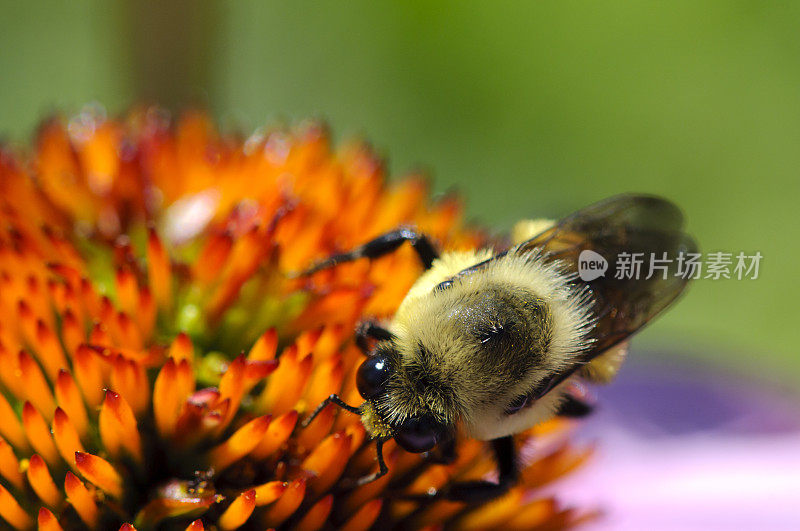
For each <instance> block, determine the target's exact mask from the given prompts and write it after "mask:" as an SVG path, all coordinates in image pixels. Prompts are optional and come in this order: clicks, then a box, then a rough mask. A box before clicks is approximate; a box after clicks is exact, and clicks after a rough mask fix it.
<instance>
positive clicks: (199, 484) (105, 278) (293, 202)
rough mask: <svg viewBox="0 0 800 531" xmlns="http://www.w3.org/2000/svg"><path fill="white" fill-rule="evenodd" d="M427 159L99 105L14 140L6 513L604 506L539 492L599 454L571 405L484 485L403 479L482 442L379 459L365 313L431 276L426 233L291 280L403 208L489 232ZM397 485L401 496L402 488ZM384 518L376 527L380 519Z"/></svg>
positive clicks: (7, 297)
mask: <svg viewBox="0 0 800 531" xmlns="http://www.w3.org/2000/svg"><path fill="white" fill-rule="evenodd" d="M460 212H461V209H460V206H459V204H458V202H457V201H456V200H455V199H454V198H452V197H447V198H445V199H442V200H440V201H438V202H433V203H431V202H429V200H428V199H427V190H426V187H425V184H424V182H423V181H422V180H420V179H418V178H407V179H404V180H400V181H397V182H396V183H394V184H387V183H386V182H385V180H384V169H383V166H382V164H381V162H380V161H379V160H378V159H377V158H376V157H375V156H374V155H373V154H372V153H371V152H370V151H369V150H368V149H367V148H366V147H365V146H363V145H354V146H351V147H349V148H345V149H341V150H339V151H334V150H332V148H331V144H330V141H329V138H328V135H327V134H326V131H325V130H324V128H322V127H320V126H319V125H318V124H306V125H304V126H302V127H299V128H298V129H296V130H293V131H285V130H274V131H269V132H264V133H257V134H254V135H253V136H251V137H250V138H248V139H246V140H241V139H239V138H237V137H235V136H220V135H219V134H218V133H217V132H216V131H215V130H214V128H213V127H212V126H211V124H210V123H209V121H208V119H207V118H206V117H205V116H204V115H202V114H188V115H186V116H184V117H183V118H182V119H181V120H180V121H179V122H178V123H177V124H174V125H173V124H172V123H171V122H170V120H169V119H168V117H167V116H166V115H165V114H164V113H163V112H161V111H159V110H158V109H144V110H141V111H137V112H133V113H131V114H130V115H128V116H127V117H126V118H125V119H123V120H119V121H114V120H106V119H105V118H104V117H103V116H102V114H101V113H98V112H97V111H96V109H90V110H87V111H85V112H83V113H81V114H79V115H78V116H76V117H75V118H73V119H72V120H70V121H69V122H68V123H64V122H63V121H61V120H57V119H56V120H52V121H50V122H48V123H46V124H44V125H43V126H42V128H41V131H40V133H39V135H38V138H37V142H36V147H35V149H34V150H33V151H32V153H30V154H27V155H19V154H15V153H12V152H11V151H9V150H7V149H6V150H3V151H1V152H0V387H1V388H2V394H0V498H2V500H0V517H2V519H3V520H5V522H6V523H7V524H9V525H11V526H12V527H14V528H17V529H25V528H29V527H31V526H33V525H34V524H35V522H37V521H38V523H39V525H40V527H41V528H43V529H62V528H63V529H73V528H80V527H81V526H83V527H88V528H102V529H108V528H119V529H147V528H152V527H154V526H156V525H160V526H166V527H167V528H175V529H192V530H195V531H198V530H201V529H206V528H215V529H234V528H237V527H239V526H241V525H243V524H245V523H246V524H247V525H248V526H252V527H254V528H266V527H287V528H289V527H292V528H297V529H318V528H320V527H322V526H328V527H337V528H342V529H349V530H355V529H367V528H370V527H371V526H373V525H379V526H380V527H384V526H394V527H397V526H399V527H403V528H414V527H418V528H423V527H431V526H433V527H436V526H442V525H445V524H446V525H450V526H453V527H460V528H464V529H482V528H488V527H495V526H499V525H504V526H506V527H510V528H514V529H517V528H520V529H522V528H526V529H527V528H548V529H549V528H553V527H565V526H568V525H571V524H574V523H577V522H579V521H580V520H581V519H582V518H585V517H587V514H586V513H580V512H576V511H574V510H570V509H563V508H561V507H560V506H559V505H558V504H557V503H556V502H555V501H554V500H552V499H550V498H548V497H542V496H541V495H539V494H537V492H536V490H534V489H533V487H537V488H538V487H540V486H541V485H543V484H544V483H546V482H548V481H551V480H553V479H555V478H557V477H559V476H560V475H562V474H564V473H566V472H568V471H569V470H570V469H571V468H574V467H575V466H577V465H579V464H580V463H581V462H582V461H583V460H584V459H585V458H586V457H587V455H588V452H587V451H586V450H583V449H574V448H572V447H571V446H569V445H568V444H567V443H566V442H565V438H564V433H565V431H566V430H565V426H566V425H565V424H564V423H556V422H552V423H549V424H547V425H545V426H539V427H537V428H536V429H534V430H532V431H530V432H528V433H525V434H522V435H520V436H519V437H518V438H519V441H518V442H519V443H520V444H523V445H524V443H525V441H528V440H531V439H532V438H534V437H536V438H537V440H538V441H539V442H540V443H542V442H543V441H544V442H549V443H548V444H543V443H542V444H539V445H537V446H538V447H542V448H544V447H549V448H550V450H548V451H541V450H540V451H535V452H533V453H532V454H531V455H530V456H529V461H530V465H529V466H528V468H527V469H526V471H525V473H524V474H523V478H524V481H523V482H522V483H521V484H520V485H519V486H517V487H515V488H514V489H512V490H511V491H510V492H509V493H508V494H507V495H506V496H504V497H503V498H501V499H499V500H496V501H493V502H491V503H489V504H485V505H482V506H480V505H478V506H469V507H467V506H464V505H463V504H459V503H452V502H444V501H435V502H429V503H424V504H421V503H420V502H411V501H407V500H403V498H402V495H403V494H404V493H406V494H410V493H419V492H425V491H427V490H429V489H430V488H437V487H441V486H442V485H444V484H446V483H447V482H449V481H452V480H455V479H458V480H463V479H465V478H466V479H470V478H477V477H480V476H483V475H485V474H487V473H490V472H491V470H492V463H491V460H490V459H489V458H488V457H487V456H486V455H485V453H484V452H483V451H482V449H481V448H482V447H481V445H480V444H479V443H477V442H475V441H463V443H462V444H461V447H460V457H459V459H458V460H457V461H456V462H455V463H453V464H452V465H447V466H444V465H433V464H429V463H427V462H425V461H424V460H423V459H422V458H421V457H420V456H418V455H412V454H408V453H405V452H404V451H402V450H401V449H399V448H398V447H397V446H396V445H394V444H393V443H391V442H390V443H387V445H386V447H385V453H386V457H387V461H388V462H389V464H390V473H389V475H387V476H385V477H384V478H381V479H380V480H378V481H376V482H374V483H369V484H367V485H363V486H361V487H358V488H356V489H354V490H352V489H351V490H348V489H347V488H345V487H344V485H343V484H342V483H341V481H340V480H342V479H343V478H355V477H360V476H362V475H364V474H367V473H369V472H370V471H372V470H375V469H376V466H377V465H376V463H375V456H374V449H373V448H371V447H369V446H368V444H367V443H368V441H366V433H365V431H364V428H363V427H362V426H361V424H360V422H359V419H358V418H357V417H356V416H353V415H349V414H343V413H337V412H335V411H334V410H333V409H332V408H330V409H328V410H326V411H324V412H323V414H321V415H319V417H317V418H316V419H315V420H314V421H313V422H312V423H311V424H310V426H308V427H307V428H306V429H301V428H300V427H299V425H300V423H299V421H300V420H302V419H303V418H304V417H305V416H307V415H308V413H309V411H310V410H312V409H313V408H314V407H315V406H316V405H317V404H318V403H319V402H320V401H321V400H322V399H323V398H324V397H326V396H327V395H329V394H330V393H334V392H336V393H339V394H341V395H342V396H343V398H345V399H347V400H348V401H350V402H357V401H358V395H357V392H356V390H355V385H354V372H355V371H354V369H355V367H357V365H358V364H359V362H360V361H361V359H362V358H361V354H360V352H359V351H358V349H357V348H356V347H355V346H354V344H353V341H352V332H351V331H352V330H353V329H354V327H355V325H356V323H357V321H359V320H360V319H361V318H362V317H363V316H365V315H368V316H371V317H378V318H381V317H387V316H390V315H391V314H392V312H393V311H394V310H395V308H396V307H397V305H398V304H399V302H400V301H401V299H402V297H403V296H404V294H405V292H406V290H407V289H408V288H409V287H410V286H411V284H412V283H413V282H414V280H415V278H416V277H417V275H418V274H419V273H420V267H419V265H418V264H417V258H416V257H415V256H414V255H413V253H412V252H411V251H410V250H409V249H405V248H403V249H401V250H400V251H398V252H397V253H395V254H394V255H392V256H389V257H385V258H382V259H380V260H376V261H375V262H374V263H367V262H356V263H352V264H348V265H343V266H341V267H338V268H336V269H334V270H330V271H325V272H322V273H319V274H317V275H315V276H314V277H313V279H312V280H308V279H303V280H297V279H292V277H291V275H287V273H289V272H292V271H297V270H300V269H302V268H304V267H305V266H307V265H308V264H310V263H312V262H313V261H314V260H317V259H319V258H322V257H324V256H327V255H329V254H331V253H333V252H335V251H336V250H341V249H345V248H349V247H352V246H354V245H356V244H357V243H360V242H363V241H365V240H366V239H369V238H371V237H373V236H375V235H377V234H380V233H382V232H385V231H387V230H389V229H392V228H394V227H396V226H398V225H401V224H415V225H417V226H418V227H419V228H420V229H421V230H423V231H424V232H426V233H428V234H430V235H431V236H433V237H434V238H435V239H436V240H437V241H438V242H439V243H440V244H441V245H442V246H443V247H444V248H448V249H457V248H469V247H474V246H477V245H479V244H481V243H482V242H483V241H484V238H483V236H482V235H481V234H480V233H479V232H476V231H475V230H470V229H467V228H464V227H463V226H462V224H461V221H460V219H461V218H460ZM387 494H391V495H392V496H389V497H387ZM376 523H378V524H376Z"/></svg>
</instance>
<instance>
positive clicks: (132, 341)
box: [114, 312, 144, 350]
mask: <svg viewBox="0 0 800 531" xmlns="http://www.w3.org/2000/svg"><path fill="white" fill-rule="evenodd" d="M114 329H115V330H117V334H119V335H118V337H117V340H118V343H117V344H118V345H121V346H122V347H123V348H125V349H131V350H141V349H142V348H144V342H143V341H142V332H141V331H140V330H139V327H138V326H137V325H136V323H134V321H133V319H131V317H130V315H128V314H127V313H125V312H119V313H117V314H116V326H115V327H114Z"/></svg>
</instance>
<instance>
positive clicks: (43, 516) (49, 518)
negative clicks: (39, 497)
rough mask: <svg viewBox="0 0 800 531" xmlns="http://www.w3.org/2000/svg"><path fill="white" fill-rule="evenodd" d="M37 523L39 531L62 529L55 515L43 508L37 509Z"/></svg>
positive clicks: (57, 530) (59, 530)
mask: <svg viewBox="0 0 800 531" xmlns="http://www.w3.org/2000/svg"><path fill="white" fill-rule="evenodd" d="M37 522H38V524H39V531H62V529H63V528H62V527H61V524H59V523H58V520H57V519H56V517H55V515H53V513H51V512H50V511H49V510H47V509H45V508H44V507H42V508H41V509H39V516H38V518H37Z"/></svg>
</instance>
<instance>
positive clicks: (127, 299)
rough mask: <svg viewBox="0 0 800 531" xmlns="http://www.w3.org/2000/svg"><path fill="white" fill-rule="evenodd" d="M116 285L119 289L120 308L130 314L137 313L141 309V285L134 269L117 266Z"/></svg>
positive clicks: (118, 300)
mask: <svg viewBox="0 0 800 531" xmlns="http://www.w3.org/2000/svg"><path fill="white" fill-rule="evenodd" d="M114 287H115V288H116V291H117V304H119V308H120V309H121V310H122V311H123V312H125V313H127V314H129V315H135V314H136V312H138V311H139V286H137V284H136V276H135V275H134V274H133V271H131V270H130V269H129V268H127V267H119V268H117V271H116V274H115V275H114Z"/></svg>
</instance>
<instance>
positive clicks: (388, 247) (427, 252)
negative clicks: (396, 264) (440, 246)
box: [302, 228, 439, 275]
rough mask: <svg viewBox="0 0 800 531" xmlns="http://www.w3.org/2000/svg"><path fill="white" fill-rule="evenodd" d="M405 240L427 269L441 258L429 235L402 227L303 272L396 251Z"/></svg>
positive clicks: (313, 271) (314, 271) (308, 273)
mask: <svg viewBox="0 0 800 531" xmlns="http://www.w3.org/2000/svg"><path fill="white" fill-rule="evenodd" d="M403 242H409V243H411V246H412V247H413V248H414V250H415V251H416V252H417V255H419V259H420V261H422V265H423V266H424V267H425V269H428V268H430V267H431V264H433V261H434V260H436V259H437V258H439V253H438V252H437V251H436V249H435V248H434V247H433V244H432V243H431V241H430V240H429V239H428V237H427V236H425V235H424V234H420V233H418V232H417V231H415V230H414V229H410V228H400V229H396V230H393V231H392V232H387V233H386V234H382V235H380V236H378V237H377V238H375V239H374V240H371V241H368V242H367V243H365V244H364V245H361V246H359V247H356V248H355V249H353V250H352V251H349V252H346V253H340V254H335V255H333V256H329V257H328V258H326V259H325V260H322V261H321V262H317V263H316V264H314V265H313V266H312V267H311V268H310V269H308V270H306V271H304V272H303V273H302V274H303V275H311V274H313V273H316V272H317V271H321V270H322V269H327V268H329V267H334V266H336V265H338V264H341V263H342V262H352V261H353V260H358V259H359V258H378V257H380V256H383V255H385V254H389V253H391V252H393V251H395V250H396V249H397V248H398V247H400V246H401V245H402V244H403Z"/></svg>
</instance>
